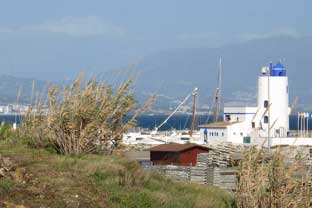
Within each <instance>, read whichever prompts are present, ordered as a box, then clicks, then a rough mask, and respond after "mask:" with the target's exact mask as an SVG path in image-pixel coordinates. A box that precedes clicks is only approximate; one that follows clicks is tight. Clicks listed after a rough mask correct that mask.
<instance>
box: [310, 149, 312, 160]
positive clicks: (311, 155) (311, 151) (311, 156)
mask: <svg viewBox="0 0 312 208" xmlns="http://www.w3.org/2000/svg"><path fill="white" fill-rule="evenodd" d="M310 158H312V149H310Z"/></svg>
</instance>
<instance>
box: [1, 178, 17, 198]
mask: <svg viewBox="0 0 312 208" xmlns="http://www.w3.org/2000/svg"><path fill="white" fill-rule="evenodd" d="M13 187H14V182H13V181H12V180H11V179H9V178H0V195H1V194H6V193H8V192H9V191H11V190H12V189H13Z"/></svg>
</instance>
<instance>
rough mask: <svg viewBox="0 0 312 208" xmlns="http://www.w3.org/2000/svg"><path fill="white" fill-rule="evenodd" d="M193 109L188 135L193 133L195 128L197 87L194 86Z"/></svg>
mask: <svg viewBox="0 0 312 208" xmlns="http://www.w3.org/2000/svg"><path fill="white" fill-rule="evenodd" d="M192 95H193V110H192V124H191V129H190V137H192V135H193V131H194V129H195V112H196V98H197V95H198V88H197V87H196V88H195V89H194V92H193V94H192Z"/></svg>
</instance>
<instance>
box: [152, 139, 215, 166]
mask: <svg viewBox="0 0 312 208" xmlns="http://www.w3.org/2000/svg"><path fill="white" fill-rule="evenodd" d="M209 149H210V148H208V147H206V146H201V145H197V144H162V145H158V146H155V147H152V148H150V149H149V151H150V156H151V162H152V163H153V165H171V164H172V165H183V166H189V165H193V166H194V165H196V162H197V155H198V154H200V153H208V152H209Z"/></svg>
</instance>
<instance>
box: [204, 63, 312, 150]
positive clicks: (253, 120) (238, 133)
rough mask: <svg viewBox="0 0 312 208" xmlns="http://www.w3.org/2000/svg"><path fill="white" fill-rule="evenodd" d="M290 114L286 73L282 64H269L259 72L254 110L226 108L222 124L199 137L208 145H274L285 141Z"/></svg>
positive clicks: (210, 126)
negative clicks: (215, 143) (230, 143)
mask: <svg viewBox="0 0 312 208" xmlns="http://www.w3.org/2000/svg"><path fill="white" fill-rule="evenodd" d="M289 113H290V108H289V96H288V77H287V76H286V70H285V68H284V66H283V65H282V64H281V63H277V64H276V65H274V66H273V64H270V66H269V67H263V68H262V69H261V75H260V77H259V79H258V103H257V107H225V108H224V122H221V123H220V122H219V123H212V124H208V125H202V126H200V129H201V137H203V138H205V140H206V141H207V143H214V142H232V143H237V144H257V145H263V144H267V145H268V146H270V145H272V144H273V145H276V143H279V142H278V141H282V139H281V138H287V137H288V132H289ZM268 138H269V139H268ZM275 138H278V139H275ZM311 140H312V139H311ZM268 141H269V143H268ZM285 142H286V143H289V141H288V140H285ZM299 143H301V142H299ZM279 144H281V143H279Z"/></svg>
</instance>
